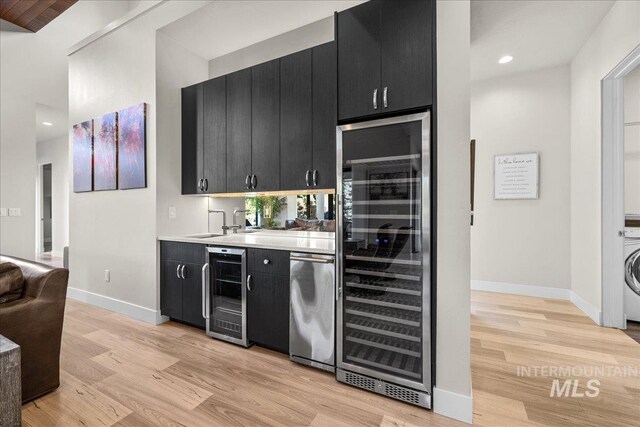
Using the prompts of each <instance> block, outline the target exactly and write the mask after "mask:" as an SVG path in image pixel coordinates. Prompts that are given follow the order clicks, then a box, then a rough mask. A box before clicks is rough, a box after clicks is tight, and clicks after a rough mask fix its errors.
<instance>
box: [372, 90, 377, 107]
mask: <svg viewBox="0 0 640 427" xmlns="http://www.w3.org/2000/svg"><path fill="white" fill-rule="evenodd" d="M373 109H374V110H377V109H378V89H377V88H376V89H374V90H373Z"/></svg>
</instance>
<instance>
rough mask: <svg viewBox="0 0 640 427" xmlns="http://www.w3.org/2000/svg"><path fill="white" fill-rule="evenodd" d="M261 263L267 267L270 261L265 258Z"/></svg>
mask: <svg viewBox="0 0 640 427" xmlns="http://www.w3.org/2000/svg"><path fill="white" fill-rule="evenodd" d="M262 263H263V264H264V265H269V264H271V261H269V259H268V258H265V259H264V261H262Z"/></svg>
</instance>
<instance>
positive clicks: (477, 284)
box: [471, 280, 571, 300]
mask: <svg viewBox="0 0 640 427" xmlns="http://www.w3.org/2000/svg"><path fill="white" fill-rule="evenodd" d="M471 289H473V290H474V291H487V292H500V293H503V294H513V295H523V296H527V297H538V298H552V299H564V300H569V298H570V296H571V289H562V288H551V287H549V286H535V285H518V284H516V283H504V282H490V281H486V280H472V281H471Z"/></svg>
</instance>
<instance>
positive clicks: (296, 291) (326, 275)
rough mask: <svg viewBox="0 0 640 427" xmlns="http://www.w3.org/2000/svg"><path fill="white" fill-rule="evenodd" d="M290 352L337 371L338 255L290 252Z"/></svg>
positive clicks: (293, 356) (305, 361) (296, 357)
mask: <svg viewBox="0 0 640 427" xmlns="http://www.w3.org/2000/svg"><path fill="white" fill-rule="evenodd" d="M289 268H290V269H291V304H290V322H289V355H290V357H291V360H293V361H294V362H298V363H303V364H305V365H309V366H313V367H315V368H320V369H324V370H326V371H330V372H335V366H336V358H335V354H336V352H335V329H336V321H335V307H336V305H335V304H336V298H335V295H336V294H335V289H336V287H335V279H336V270H335V257H334V256H333V255H317V254H305V253H291V257H290V267H289Z"/></svg>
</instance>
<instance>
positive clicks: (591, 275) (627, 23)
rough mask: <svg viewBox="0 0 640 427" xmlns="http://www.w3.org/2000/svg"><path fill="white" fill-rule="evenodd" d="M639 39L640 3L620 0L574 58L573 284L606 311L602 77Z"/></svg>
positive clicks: (597, 306) (572, 112) (572, 69)
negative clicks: (602, 179) (602, 305)
mask: <svg viewBox="0 0 640 427" xmlns="http://www.w3.org/2000/svg"><path fill="white" fill-rule="evenodd" d="M639 43H640V2H637V1H621V0H619V1H617V2H616V3H615V4H614V5H613V6H612V8H611V10H610V11H609V13H608V14H607V15H606V16H605V17H604V19H603V20H602V22H601V23H600V24H599V25H598V27H597V28H596V30H595V31H594V32H593V34H592V35H591V37H589V40H587V42H586V43H585V44H584V46H583V47H582V48H581V49H580V52H578V54H577V55H576V57H575V58H574V59H573V61H572V62H571V289H572V290H573V292H574V293H575V294H577V295H578V296H579V297H580V298H582V299H583V300H585V302H586V303H588V304H590V305H591V306H593V307H594V309H595V310H597V311H600V310H601V301H602V298H601V294H602V268H601V267H602V250H601V247H602V238H601V233H602V231H601V230H602V202H601V200H602V186H601V177H602V168H601V159H602V156H601V153H602V128H601V105H602V99H601V88H600V85H601V80H602V79H603V78H604V76H606V75H607V73H609V72H610V71H611V70H612V69H613V68H614V67H615V66H616V65H617V64H619V63H620V62H621V61H622V59H624V58H625V57H626V56H627V55H628V54H629V53H631V51H632V50H633V49H634V48H635V47H636V46H637V45H638V44H639Z"/></svg>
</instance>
